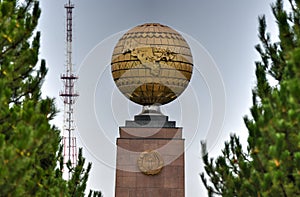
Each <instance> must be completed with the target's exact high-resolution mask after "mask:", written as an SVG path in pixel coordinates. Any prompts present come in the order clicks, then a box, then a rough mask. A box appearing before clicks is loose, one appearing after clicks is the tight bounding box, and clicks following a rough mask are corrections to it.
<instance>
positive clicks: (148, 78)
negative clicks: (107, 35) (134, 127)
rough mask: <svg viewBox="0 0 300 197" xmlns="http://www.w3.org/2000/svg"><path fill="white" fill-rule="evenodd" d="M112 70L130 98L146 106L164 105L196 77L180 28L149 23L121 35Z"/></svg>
mask: <svg viewBox="0 0 300 197" xmlns="http://www.w3.org/2000/svg"><path fill="white" fill-rule="evenodd" d="M111 72H112V76H113V79H114V81H115V83H116V85H117V87H118V88H119V90H120V91H121V92H122V93H123V94H124V95H125V96H126V97H127V98H128V99H130V100H131V101H133V102H135V103H137V104H140V105H143V106H145V107H147V106H149V107H151V106H160V105H164V104H167V103H169V102H171V101H173V100H174V99H176V98H177V97H178V96H179V95H180V94H181V93H182V92H183V91H184V90H185V88H186V87H187V85H188V83H189V81H190V79H191V76H192V72H193V58H192V54H191V50H190V47H189V45H188V43H187V42H186V41H185V39H184V38H183V37H182V36H181V35H180V34H179V33H178V32H177V31H175V30H174V29H172V28H170V27H168V26H165V25H161V24H157V23H146V24H143V25H139V26H136V27H134V28H132V29H130V30H129V31H127V32H126V33H125V34H124V35H123V36H122V37H121V38H120V40H119V41H118V43H117V44H116V46H115V48H114V50H113V54H112V59H111Z"/></svg>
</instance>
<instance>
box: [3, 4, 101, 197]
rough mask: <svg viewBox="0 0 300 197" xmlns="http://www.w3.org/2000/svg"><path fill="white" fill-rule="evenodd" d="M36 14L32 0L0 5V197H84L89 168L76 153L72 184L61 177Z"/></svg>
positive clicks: (96, 194)
mask: <svg viewBox="0 0 300 197" xmlns="http://www.w3.org/2000/svg"><path fill="white" fill-rule="evenodd" d="M40 13H41V11H40V8H39V2H38V1H37V0H24V1H18V0H1V1H0V196H84V191H85V188H86V182H87V179H88V174H89V171H90V169H91V164H90V163H89V164H88V167H87V169H84V163H85V160H84V158H83V157H82V154H81V150H80V154H79V158H78V160H79V164H78V165H77V166H76V167H75V169H74V173H73V176H72V178H71V180H69V181H66V180H64V179H63V178H62V170H61V167H62V161H63V160H62V155H61V150H62V148H61V146H60V135H59V130H58V129H57V128H56V127H55V126H53V125H51V124H50V123H49V121H50V120H52V119H53V118H54V116H55V114H56V112H57V111H56V108H55V106H54V100H53V99H51V98H48V97H47V98H42V97H41V85H42V82H43V80H44V78H45V75H46V73H47V68H46V64H45V61H44V60H42V61H41V63H40V66H36V65H37V63H38V53H39V47H40V32H36V33H34V32H35V28H36V26H37V23H38V19H39V16H40ZM59 164H60V165H59ZM90 195H94V196H101V193H100V192H92V191H91V192H90Z"/></svg>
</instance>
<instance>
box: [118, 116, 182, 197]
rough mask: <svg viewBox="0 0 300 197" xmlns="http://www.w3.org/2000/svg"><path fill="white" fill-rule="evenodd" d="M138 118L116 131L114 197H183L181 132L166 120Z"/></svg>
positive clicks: (163, 117) (161, 118)
mask: <svg viewBox="0 0 300 197" xmlns="http://www.w3.org/2000/svg"><path fill="white" fill-rule="evenodd" d="M141 116H142V115H140V116H136V117H135V120H134V121H126V126H125V127H120V128H119V132H120V137H119V138H118V139H117V164H116V167H117V170H116V186H115V196H116V197H139V196H142V197H153V196H154V197H184V192H185V191H184V185H185V184H184V183H185V181H184V139H182V128H178V127H175V122H173V121H168V118H167V117H166V116H160V117H158V116H155V117H152V116H149V117H145V116H144V117H141ZM149 120H150V121H149ZM163 120H164V121H163ZM146 121H148V123H147V124H141V123H145V122H146ZM162 122H164V124H163V125H164V126H165V127H155V126H157V125H159V124H161V123H162ZM139 125H140V126H139ZM141 125H142V126H141ZM145 125H147V127H146V126H145Z"/></svg>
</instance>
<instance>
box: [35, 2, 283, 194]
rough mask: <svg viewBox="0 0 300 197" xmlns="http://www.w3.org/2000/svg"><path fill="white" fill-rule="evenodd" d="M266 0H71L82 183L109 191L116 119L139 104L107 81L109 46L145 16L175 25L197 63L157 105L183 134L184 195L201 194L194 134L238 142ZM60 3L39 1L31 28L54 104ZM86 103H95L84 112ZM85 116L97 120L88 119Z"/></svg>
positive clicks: (60, 50) (61, 59)
mask: <svg viewBox="0 0 300 197" xmlns="http://www.w3.org/2000/svg"><path fill="white" fill-rule="evenodd" d="M271 2H273V1H271V0H248V1H245V0H230V1H221V0H219V1H217V0H186V1H183V0H152V1H149V0H98V1H96V0H85V1H83V0H74V1H73V3H74V4H75V10H74V39H73V40H74V41H73V52H74V56H73V62H74V63H75V69H76V70H77V72H78V74H79V78H80V80H79V81H78V84H77V87H78V90H79V93H80V97H79V98H78V101H77V105H76V107H77V110H76V114H75V116H76V124H77V126H78V131H77V132H78V138H77V140H78V144H79V146H83V147H84V151H85V152H84V154H85V156H86V157H87V160H88V161H91V162H93V168H92V171H91V175H90V181H89V186H88V187H90V188H93V189H98V190H101V191H102V192H103V193H104V196H106V197H110V196H113V194H114V184H115V183H114V181H115V177H114V176H115V169H114V168H113V166H112V165H113V163H111V162H112V161H111V160H112V159H114V158H115V149H114V147H113V145H114V143H115V139H116V137H118V126H123V125H124V123H125V120H130V119H132V118H133V116H134V115H135V114H136V113H138V111H139V107H138V106H136V105H134V104H133V103H131V102H128V101H127V100H126V99H125V98H123V97H122V95H121V94H120V93H119V92H118V90H117V89H116V88H115V86H114V84H113V80H112V79H111V76H110V70H109V61H110V55H111V52H112V48H113V46H114V44H115V42H117V40H118V38H119V37H120V36H121V35H122V34H123V33H124V32H125V31H126V30H128V29H130V28H132V27H134V26H136V25H139V24H143V23H145V22H158V23H162V24H165V25H168V26H170V27H172V28H174V29H176V30H177V31H179V32H181V33H182V34H183V35H184V37H185V38H186V39H187V41H188V42H189V44H190V45H192V46H191V48H192V52H193V56H194V63H195V64H196V65H195V69H194V75H193V77H192V81H191V84H190V86H189V87H188V89H187V90H186V91H185V92H184V93H183V95H181V96H180V99H178V101H176V102H174V103H172V104H170V105H168V106H166V107H165V108H164V109H163V110H164V112H165V113H166V114H167V115H168V116H169V117H170V119H171V120H176V121H177V125H178V126H182V127H183V132H184V137H185V138H186V146H187V148H186V166H185V168H186V169H185V170H186V177H185V178H186V181H185V182H186V196H187V197H194V196H205V195H206V191H205V189H204V188H203V186H202V183H201V180H200V177H199V173H200V172H202V171H203V166H202V162H201V159H200V145H199V144H200V140H202V139H208V143H209V144H208V146H209V152H210V153H211V154H212V155H216V154H217V153H219V151H220V149H221V148H222V147H223V142H224V140H226V139H228V138H229V135H230V133H233V132H236V133H238V135H240V136H242V139H243V141H244V142H245V139H246V135H247V133H246V129H245V126H244V123H243V119H242V117H243V116H244V115H245V114H247V113H249V107H250V106H251V88H252V87H253V86H254V84H255V76H254V61H256V60H259V57H258V54H257V52H256V51H255V49H254V46H255V45H256V44H257V43H258V38H257V28H258V22H257V19H258V16H259V15H262V14H265V15H266V16H267V21H268V25H269V28H268V29H269V31H270V32H271V33H272V34H273V36H274V39H276V35H277V32H276V28H275V24H274V20H273V17H272V14H271V9H270V3H271ZM64 3H65V1H63V0H60V1H53V0H43V1H41V8H42V17H41V20H40V24H39V27H38V30H40V31H41V32H42V43H41V54H40V57H41V58H45V59H46V61H47V65H48V68H49V73H48V75H47V77H46V81H45V84H44V86H43V90H44V93H45V94H47V95H49V96H51V97H55V98H57V106H58V107H59V109H60V110H61V111H62V110H63V106H62V102H61V99H60V98H59V96H58V95H59V91H60V90H62V82H61V81H60V78H59V77H60V74H61V73H63V72H64V64H65V10H64ZM112 35H113V36H112ZM98 61H99V65H97V62H98ZM89 76H94V77H95V80H94V78H93V77H90V78H89ZM89 90H91V91H89ZM89 94H91V95H93V98H91V100H88V99H89V98H90V97H89ZM120 104H122V105H120ZM119 105H120V106H124V107H121V108H120V107H118V106H119ZM219 105H222V106H219ZM195 106H197V107H195ZM90 108H94V109H91V110H92V111H89V109H90ZM60 118H61V114H60V115H59V116H58V118H57V120H56V121H55V124H57V126H59V127H61V124H62V121H61V119H60ZM92 119H95V120H96V121H97V122H96V123H93V122H91V121H92ZM209 121H211V123H208V122H209ZM101 136H104V138H102V137H101ZM92 138H93V139H92ZM213 139H214V140H213ZM106 143H108V144H109V145H107V146H106ZM103 149H105V150H103ZM104 152H105V153H106V154H109V155H105V154H104ZM102 154H103V155H102Z"/></svg>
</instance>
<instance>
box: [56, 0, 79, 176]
mask: <svg viewBox="0 0 300 197" xmlns="http://www.w3.org/2000/svg"><path fill="white" fill-rule="evenodd" d="M64 7H65V9H66V64H65V72H64V73H63V74H62V75H61V77H60V78H61V80H62V82H63V86H64V87H63V90H62V91H61V92H60V96H61V98H62V100H63V102H64V116H63V136H62V144H63V156H64V169H63V170H64V175H66V174H67V176H68V179H70V176H71V173H72V172H70V171H69V170H68V168H67V166H66V165H67V163H70V164H71V167H75V166H76V164H77V144H76V137H75V135H74V132H75V122H74V104H75V101H76V98H77V97H78V96H79V94H78V93H77V92H76V91H75V81H76V80H77V79H78V77H77V75H76V74H74V73H73V63H72V38H73V36H72V31H73V30H72V27H73V26H72V20H73V18H72V11H73V9H74V4H72V3H71V0H69V1H68V2H67V3H66V4H65V6H64Z"/></svg>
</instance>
